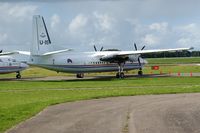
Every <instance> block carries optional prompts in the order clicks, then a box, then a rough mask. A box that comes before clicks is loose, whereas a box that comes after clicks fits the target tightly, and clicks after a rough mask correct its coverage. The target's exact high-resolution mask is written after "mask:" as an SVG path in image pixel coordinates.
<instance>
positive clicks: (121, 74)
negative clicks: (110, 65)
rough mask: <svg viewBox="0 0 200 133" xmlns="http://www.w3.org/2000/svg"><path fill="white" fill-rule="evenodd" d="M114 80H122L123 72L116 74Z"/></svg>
mask: <svg viewBox="0 0 200 133" xmlns="http://www.w3.org/2000/svg"><path fill="white" fill-rule="evenodd" d="M116 78H124V73H123V72H121V73H119V72H118V73H117V74H116Z"/></svg>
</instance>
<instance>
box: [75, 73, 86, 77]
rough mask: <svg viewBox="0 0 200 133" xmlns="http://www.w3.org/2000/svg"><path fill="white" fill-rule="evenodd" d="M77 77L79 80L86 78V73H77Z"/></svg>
mask: <svg viewBox="0 0 200 133" xmlns="http://www.w3.org/2000/svg"><path fill="white" fill-rule="evenodd" d="M76 77H77V78H84V73H77V74H76Z"/></svg>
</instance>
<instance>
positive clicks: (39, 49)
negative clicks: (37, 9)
mask: <svg viewBox="0 0 200 133" xmlns="http://www.w3.org/2000/svg"><path fill="white" fill-rule="evenodd" d="M32 39H33V40H32V46H31V55H42V54H44V53H46V52H49V51H51V40H50V37H49V34H48V31H47V27H46V24H45V21H44V18H43V17H42V16H40V15H36V16H33V38H32Z"/></svg>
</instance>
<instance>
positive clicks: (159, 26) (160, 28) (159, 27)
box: [149, 22, 168, 33]
mask: <svg viewBox="0 0 200 133" xmlns="http://www.w3.org/2000/svg"><path fill="white" fill-rule="evenodd" d="M167 28H168V23H167V22H162V23H153V24H151V25H149V29H150V30H155V31H157V32H162V33H165V32H166V31H167Z"/></svg>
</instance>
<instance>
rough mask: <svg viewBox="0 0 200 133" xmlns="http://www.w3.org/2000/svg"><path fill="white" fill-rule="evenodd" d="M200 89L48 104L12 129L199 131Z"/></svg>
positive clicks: (18, 132) (52, 132) (34, 132)
mask: <svg viewBox="0 0 200 133" xmlns="http://www.w3.org/2000/svg"><path fill="white" fill-rule="evenodd" d="M199 101H200V93H196V94H172V95H150V96H132V97H116V98H105V99H97V100H86V101H79V102H72V103H63V104H58V105H54V106H51V107H48V108H46V109H45V110H43V111H42V112H41V113H39V114H38V115H36V116H35V117H33V118H31V119H29V120H27V121H26V122H23V123H21V124H19V125H18V126H17V127H15V128H13V129H11V130H9V131H8V132H9V133H44V132H46V133H192V132H193V133H197V132H200V126H199V125H200V102H199Z"/></svg>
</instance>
